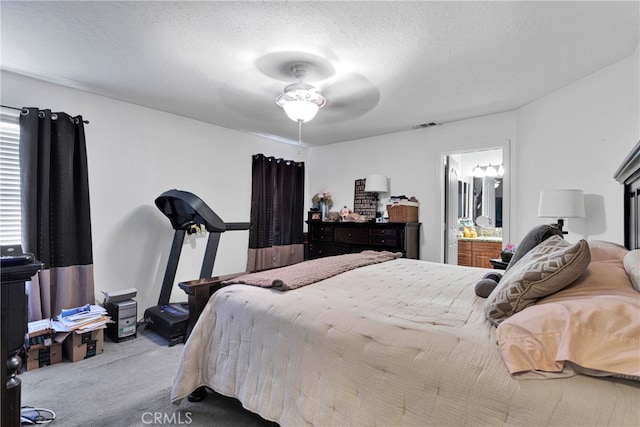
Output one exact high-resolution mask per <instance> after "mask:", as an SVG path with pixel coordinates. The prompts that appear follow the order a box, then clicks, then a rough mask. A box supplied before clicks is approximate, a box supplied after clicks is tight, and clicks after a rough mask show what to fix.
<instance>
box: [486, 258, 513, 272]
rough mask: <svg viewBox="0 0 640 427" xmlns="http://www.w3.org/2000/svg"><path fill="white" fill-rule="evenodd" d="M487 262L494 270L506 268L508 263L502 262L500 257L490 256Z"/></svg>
mask: <svg viewBox="0 0 640 427" xmlns="http://www.w3.org/2000/svg"><path fill="white" fill-rule="evenodd" d="M489 262H490V263H491V265H493V268H495V269H496V270H506V269H507V266H508V265H509V263H508V262H504V261H502V260H501V259H500V258H491V259H490V260H489Z"/></svg>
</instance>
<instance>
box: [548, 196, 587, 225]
mask: <svg viewBox="0 0 640 427" xmlns="http://www.w3.org/2000/svg"><path fill="white" fill-rule="evenodd" d="M538 217H539V218H556V219H557V220H558V229H559V230H560V231H561V232H562V234H567V232H566V231H564V230H563V229H562V228H563V226H564V220H565V218H584V217H585V209H584V192H583V191H582V190H551V191H541V192H540V201H539V203H538Z"/></svg>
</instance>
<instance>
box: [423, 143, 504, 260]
mask: <svg viewBox="0 0 640 427" xmlns="http://www.w3.org/2000/svg"><path fill="white" fill-rule="evenodd" d="M495 149H502V166H503V167H504V175H503V178H504V179H503V181H502V185H503V189H502V191H503V193H502V242H503V243H505V244H506V243H508V242H510V241H511V228H512V221H511V212H512V205H511V203H512V202H511V200H512V197H511V188H514V178H515V177H514V173H513V172H512V168H511V166H512V164H513V162H512V157H511V156H512V153H511V151H512V150H511V140H510V139H504V140H498V141H487V142H478V143H472V144H468V145H464V146H460V147H456V148H452V149H448V150H440V151H439V153H438V168H437V171H436V173H437V183H438V185H437V196H438V200H439V206H440V215H439V217H440V227H439V230H440V231H439V233H438V247H439V248H440V250H439V253H440V255H439V258H440V259H439V261H440V262H442V263H444V260H445V256H444V252H445V250H446V248H445V243H446V239H445V233H446V232H447V228H446V225H447V224H446V222H447V221H446V217H445V185H446V179H445V163H446V157H447V156H448V155H454V154H464V153H471V152H474V151H485V150H495Z"/></svg>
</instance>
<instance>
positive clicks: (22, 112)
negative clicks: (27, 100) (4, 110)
mask: <svg viewBox="0 0 640 427" xmlns="http://www.w3.org/2000/svg"><path fill="white" fill-rule="evenodd" d="M20 114H22V115H23V116H28V115H29V109H28V108H27V107H23V108H22V110H20Z"/></svg>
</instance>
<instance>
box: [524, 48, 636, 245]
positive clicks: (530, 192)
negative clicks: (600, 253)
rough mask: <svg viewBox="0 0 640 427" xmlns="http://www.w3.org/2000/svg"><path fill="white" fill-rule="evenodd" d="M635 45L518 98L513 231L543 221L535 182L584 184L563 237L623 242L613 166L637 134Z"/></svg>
mask: <svg viewBox="0 0 640 427" xmlns="http://www.w3.org/2000/svg"><path fill="white" fill-rule="evenodd" d="M638 63H639V56H638V49H637V48H636V51H635V53H634V54H633V55H631V56H630V57H628V58H626V59H624V60H622V61H619V62H617V63H615V64H612V65H610V66H609V67H606V68H604V69H603V70H600V71H598V72H596V73H594V74H592V75H590V76H588V77H586V78H584V79H582V80H579V81H577V82H574V83H573V84H570V85H568V86H566V87H564V88H562V89H560V90H558V91H556V92H554V93H552V94H550V95H548V96H545V97H544V98H541V99H539V100H537V101H535V102H532V103H530V104H529V105H526V106H524V107H523V108H521V109H520V110H518V113H517V117H516V120H517V138H516V139H517V150H516V166H515V172H516V174H517V181H518V184H517V187H516V191H515V200H514V201H515V212H514V213H515V215H516V217H517V221H515V226H516V228H515V230H514V231H515V235H516V236H520V237H522V236H523V235H524V233H526V232H527V230H528V229H529V228H530V227H531V226H533V225H535V224H540V223H543V222H544V221H545V220H546V219H543V218H537V217H536V214H537V206H538V198H539V194H540V191H541V190H551V189H563V188H577V189H582V190H584V193H585V202H586V218H584V219H569V220H568V221H567V222H565V224H566V226H568V231H569V236H568V240H570V241H577V240H578V239H580V238H586V239H598V240H609V241H613V242H617V243H620V244H623V243H624V228H623V219H624V218H623V215H624V213H623V204H622V202H621V200H622V186H621V185H620V184H619V183H617V182H616V181H615V180H614V179H613V174H614V172H615V171H616V169H617V168H618V166H619V165H620V163H621V162H622V160H623V159H624V157H625V156H626V155H627V153H628V152H629V151H630V150H631V148H633V146H634V145H635V143H636V142H637V141H638V140H640V124H639V122H640V110H639V106H638V105H639V103H640V96H639V89H638V84H639V83H638V81H639V80H640V77H639V72H638Z"/></svg>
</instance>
